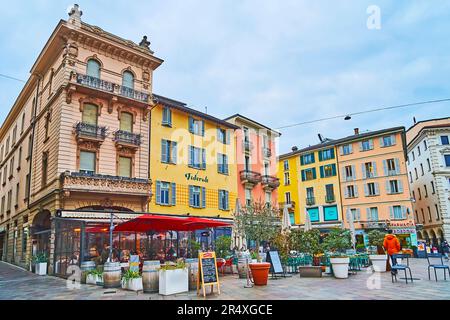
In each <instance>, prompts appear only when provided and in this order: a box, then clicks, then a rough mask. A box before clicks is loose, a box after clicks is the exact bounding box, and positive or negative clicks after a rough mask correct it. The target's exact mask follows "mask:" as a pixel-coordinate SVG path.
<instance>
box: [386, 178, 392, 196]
mask: <svg viewBox="0 0 450 320" xmlns="http://www.w3.org/2000/svg"><path fill="white" fill-rule="evenodd" d="M386 193H387V194H391V182H390V181H389V180H386Z"/></svg>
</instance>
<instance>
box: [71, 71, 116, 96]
mask: <svg viewBox="0 0 450 320" xmlns="http://www.w3.org/2000/svg"><path fill="white" fill-rule="evenodd" d="M77 82H78V83H79V84H82V85H85V86H88V87H91V88H96V89H100V90H103V91H108V92H114V86H115V85H114V83H112V82H109V81H105V80H101V79H99V78H95V77H91V76H88V75H85V74H79V73H78V74H77Z"/></svg>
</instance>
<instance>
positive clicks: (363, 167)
mask: <svg viewBox="0 0 450 320" xmlns="http://www.w3.org/2000/svg"><path fill="white" fill-rule="evenodd" d="M361 172H362V175H363V179H366V178H367V175H366V166H365V165H364V163H361Z"/></svg>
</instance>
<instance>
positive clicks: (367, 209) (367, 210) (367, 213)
mask: <svg viewBox="0 0 450 320" xmlns="http://www.w3.org/2000/svg"><path fill="white" fill-rule="evenodd" d="M366 219H367V220H368V221H372V215H371V214H370V208H366Z"/></svg>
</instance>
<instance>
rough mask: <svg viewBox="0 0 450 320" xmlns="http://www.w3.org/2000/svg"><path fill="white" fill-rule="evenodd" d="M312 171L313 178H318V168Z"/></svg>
mask: <svg viewBox="0 0 450 320" xmlns="http://www.w3.org/2000/svg"><path fill="white" fill-rule="evenodd" d="M312 173H313V179H316V178H317V174H316V168H312Z"/></svg>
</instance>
